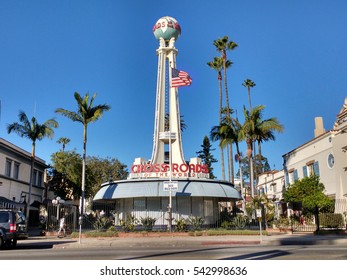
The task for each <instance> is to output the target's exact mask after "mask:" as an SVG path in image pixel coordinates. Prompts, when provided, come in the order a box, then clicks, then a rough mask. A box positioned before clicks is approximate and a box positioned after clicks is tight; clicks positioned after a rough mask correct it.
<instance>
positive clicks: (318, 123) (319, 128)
mask: <svg viewBox="0 0 347 280" xmlns="http://www.w3.org/2000/svg"><path fill="white" fill-rule="evenodd" d="M314 122H315V129H314V137H315V138H316V137H318V136H320V135H322V134H323V133H325V129H324V125H323V118H322V117H315V118H314Z"/></svg>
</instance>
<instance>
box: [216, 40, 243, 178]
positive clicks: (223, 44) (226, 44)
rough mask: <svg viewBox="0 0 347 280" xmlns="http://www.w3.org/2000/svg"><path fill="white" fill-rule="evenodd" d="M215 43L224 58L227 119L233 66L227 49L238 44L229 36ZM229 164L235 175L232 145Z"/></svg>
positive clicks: (229, 49)
mask: <svg viewBox="0 0 347 280" xmlns="http://www.w3.org/2000/svg"><path fill="white" fill-rule="evenodd" d="M213 45H214V46H215V47H216V50H217V51H218V52H220V53H221V58H222V59H223V72H224V89H225V103H226V109H227V114H226V116H227V121H228V120H229V118H230V114H231V111H230V106H229V92H228V81H227V68H228V67H230V66H231V64H232V62H231V61H230V64H229V65H228V63H229V62H228V59H227V51H232V50H234V49H235V48H236V47H238V45H237V44H236V43H235V42H233V41H229V38H228V36H224V37H223V38H218V39H217V40H214V41H213ZM228 164H229V166H230V168H229V169H231V177H232V178H233V177H234V164H233V150H232V145H230V147H229V161H228Z"/></svg>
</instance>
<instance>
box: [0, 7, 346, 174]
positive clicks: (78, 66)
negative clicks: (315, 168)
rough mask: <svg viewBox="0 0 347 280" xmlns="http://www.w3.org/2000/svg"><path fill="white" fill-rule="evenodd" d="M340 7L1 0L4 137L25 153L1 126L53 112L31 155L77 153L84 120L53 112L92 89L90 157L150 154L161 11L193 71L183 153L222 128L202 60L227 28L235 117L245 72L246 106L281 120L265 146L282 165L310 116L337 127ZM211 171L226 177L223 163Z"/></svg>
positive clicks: (128, 159) (186, 90)
mask: <svg viewBox="0 0 347 280" xmlns="http://www.w3.org/2000/svg"><path fill="white" fill-rule="evenodd" d="M346 13H347V2H346V1H344V0H335V1H328V0H326V1H324V0H306V1H301V0H291V1H285V0H269V1H266V0H264V1H259V0H248V1H245V0H219V1H202V0H200V1H198V0H189V1H186V0H183V1H181V0H176V1H154V0H146V1H142V0H133V1H131V0H130V1H129V0H123V1H122V0H119V1H116V0H114V1H111V0H59V1H56V0H32V1H27V0H21V1H19V0H12V1H5V0H0V100H1V104H2V106H1V120H0V137H2V138H5V139H6V140H8V141H10V142H12V143H13V144H15V145H17V146H19V147H21V148H23V149H26V150H28V151H30V150H31V143H30V141H29V140H27V139H22V138H20V137H19V136H18V135H16V134H7V130H6V126H7V124H9V123H12V122H15V121H18V112H19V110H24V111H25V112H26V114H27V115H28V116H29V117H31V116H33V115H35V116H36V118H37V119H38V121H39V123H43V122H44V121H46V120H48V119H50V118H53V117H55V118H56V120H57V121H58V122H59V124H60V127H59V128H58V129H56V131H55V137H54V139H53V140H49V139H45V140H42V141H40V142H37V147H36V154H37V156H39V157H41V158H43V159H44V160H46V162H47V163H50V155H51V154H52V153H54V152H56V151H58V150H59V149H60V148H61V147H60V145H59V144H57V143H56V141H57V140H58V139H59V138H60V137H68V138H70V139H71V142H70V144H69V145H68V146H67V149H76V150H77V151H78V152H81V150H82V126H81V125H80V124H79V123H74V122H71V121H70V120H68V119H66V118H64V117H63V116H61V115H56V114H55V113H54V111H55V109H57V108H59V107H62V108H65V109H69V110H74V111H75V110H76V109H77V107H76V102H75V100H74V97H73V94H74V92H76V91H77V92H79V93H80V94H81V95H84V94H85V93H87V92H89V93H90V94H93V93H94V92H96V93H97V94H98V95H97V98H96V101H95V102H96V104H104V103H107V104H108V105H110V106H111V107H112V109H111V110H110V111H109V112H106V113H105V114H104V117H103V118H102V119H101V120H100V121H98V122H96V123H92V124H90V125H89V131H88V145H87V154H88V155H93V156H100V157H113V158H118V159H119V160H120V161H121V162H123V163H124V164H126V165H128V168H129V169H130V166H131V164H132V163H133V160H134V159H135V158H136V157H144V158H146V159H149V158H150V157H151V152H152V144H153V142H152V141H153V126H154V108H155V90H156V77H157V56H156V49H157V48H158V46H159V45H158V41H157V40H156V39H155V37H154V36H153V33H152V27H153V25H154V24H155V22H156V21H157V20H158V19H159V18H160V17H162V16H167V15H168V16H172V17H174V18H176V19H177V20H178V22H179V23H180V25H181V28H182V34H181V37H180V38H179V39H178V40H177V42H176V44H175V46H176V48H177V49H178V56H177V68H179V69H181V70H184V71H187V72H188V73H189V74H190V75H191V77H192V79H193V84H192V85H191V86H190V87H181V88H180V89H179V99H180V101H179V102H180V108H181V115H183V116H184V121H185V123H186V125H187V129H186V130H185V131H184V133H183V150H184V155H185V158H186V160H189V159H190V158H191V157H195V156H196V152H197V151H198V150H200V145H201V144H202V141H203V138H204V136H205V135H209V132H210V129H211V127H212V126H214V125H217V124H218V119H219V117H218V107H219V96H218V95H219V92H218V83H217V74H216V72H215V71H214V70H211V69H210V68H209V67H208V66H207V64H206V63H207V62H208V61H211V60H213V57H214V56H218V55H219V54H218V53H217V52H216V50H215V47H214V46H213V40H215V39H218V38H220V37H223V36H225V35H227V36H229V39H230V40H232V41H235V42H236V43H237V44H238V45H239V47H238V48H237V49H236V50H234V51H233V52H229V53H228V58H229V59H230V60H232V61H233V62H234V64H233V66H232V67H231V69H230V70H229V71H228V75H229V77H228V84H229V95H230V106H231V107H232V108H233V109H234V110H237V111H238V112H239V116H240V118H241V116H242V108H243V105H246V106H248V99H247V90H246V88H244V87H243V86H242V82H243V81H244V80H245V79H247V78H249V79H252V80H253V81H254V82H255V83H256V87H254V88H253V89H252V93H251V94H252V105H253V106H255V105H260V104H262V105H265V106H266V108H265V114H264V116H263V117H264V118H270V117H277V118H278V120H279V121H280V123H281V124H282V125H283V126H284V128H285V130H284V132H283V133H282V134H276V141H275V142H267V143H265V144H263V146H262V151H263V154H264V156H266V157H267V158H268V159H269V163H270V166H271V167H272V168H274V167H275V168H276V169H281V167H282V155H283V154H285V153H287V152H289V151H290V150H292V149H294V148H296V147H298V146H300V145H301V144H303V143H305V142H307V141H309V140H311V139H312V138H313V131H314V118H315V117H317V116H321V117H323V119H324V126H325V129H326V130H329V129H332V128H333V124H334V122H335V119H336V115H337V114H338V112H339V111H340V109H341V107H342V105H343V102H344V99H345V97H346V96H347V93H346V88H347V67H346V65H347V48H346V44H347V31H346V26H347V17H346ZM213 147H214V148H216V150H215V151H214V156H215V157H216V158H219V150H218V147H217V143H213ZM242 149H243V152H244V153H245V150H244V146H242ZM214 169H215V175H217V177H219V178H221V172H220V165H219V164H218V163H216V164H214Z"/></svg>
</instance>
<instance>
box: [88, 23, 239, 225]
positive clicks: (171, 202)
mask: <svg viewBox="0 0 347 280" xmlns="http://www.w3.org/2000/svg"><path fill="white" fill-rule="evenodd" d="M153 32H154V35H155V37H156V39H157V40H158V41H159V48H158V49H157V55H158V73H157V87H156V88H157V92H156V106H155V114H154V134H153V135H154V136H153V150H152V157H151V159H150V160H146V159H145V158H140V157H139V158H136V159H135V161H134V164H133V165H132V167H131V170H130V175H129V177H128V179H127V180H122V181H116V182H107V183H105V184H103V186H102V188H101V189H100V190H99V192H98V193H97V194H96V195H95V197H94V201H95V202H103V203H105V202H106V203H107V202H108V203H110V204H112V205H113V207H114V212H115V213H116V225H119V221H120V220H124V219H126V217H127V216H128V215H132V216H135V217H136V218H148V217H149V218H154V219H155V220H156V226H162V227H166V226H167V228H168V229H169V230H171V225H172V224H171V223H172V222H174V221H175V220H180V219H186V218H189V217H191V216H195V217H203V219H204V223H205V225H215V224H216V223H217V222H218V221H219V220H220V213H221V212H222V211H223V210H226V211H228V210H229V209H230V208H231V206H230V205H234V204H233V203H234V202H235V200H238V199H241V196H240V193H239V192H238V191H237V190H236V189H235V187H234V185H233V184H231V183H230V182H227V181H218V180H211V179H209V178H208V175H209V172H208V167H207V165H205V164H203V163H202V162H201V159H200V158H191V159H190V160H189V161H186V160H185V158H184V153H183V145H182V139H181V127H180V116H181V115H180V111H179V109H180V107H179V102H178V87H179V86H184V85H190V83H191V79H190V77H189V75H188V73H186V72H184V71H180V70H177V69H176V55H177V53H178V51H177V49H176V48H175V41H176V40H177V38H178V36H179V35H180V33H181V28H180V26H179V24H178V22H177V21H176V20H175V19H174V18H171V17H163V18H160V19H159V20H158V21H157V22H156V24H155V25H154V27H153ZM167 77H169V81H167V80H168V79H167Z"/></svg>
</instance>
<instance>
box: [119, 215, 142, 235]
mask: <svg viewBox="0 0 347 280" xmlns="http://www.w3.org/2000/svg"><path fill="white" fill-rule="evenodd" d="M120 224H121V226H122V229H123V230H124V231H134V230H135V227H136V225H137V224H138V221H137V219H136V218H135V216H133V215H130V214H127V216H126V218H125V219H124V220H123V219H122V220H121V221H120Z"/></svg>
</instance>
